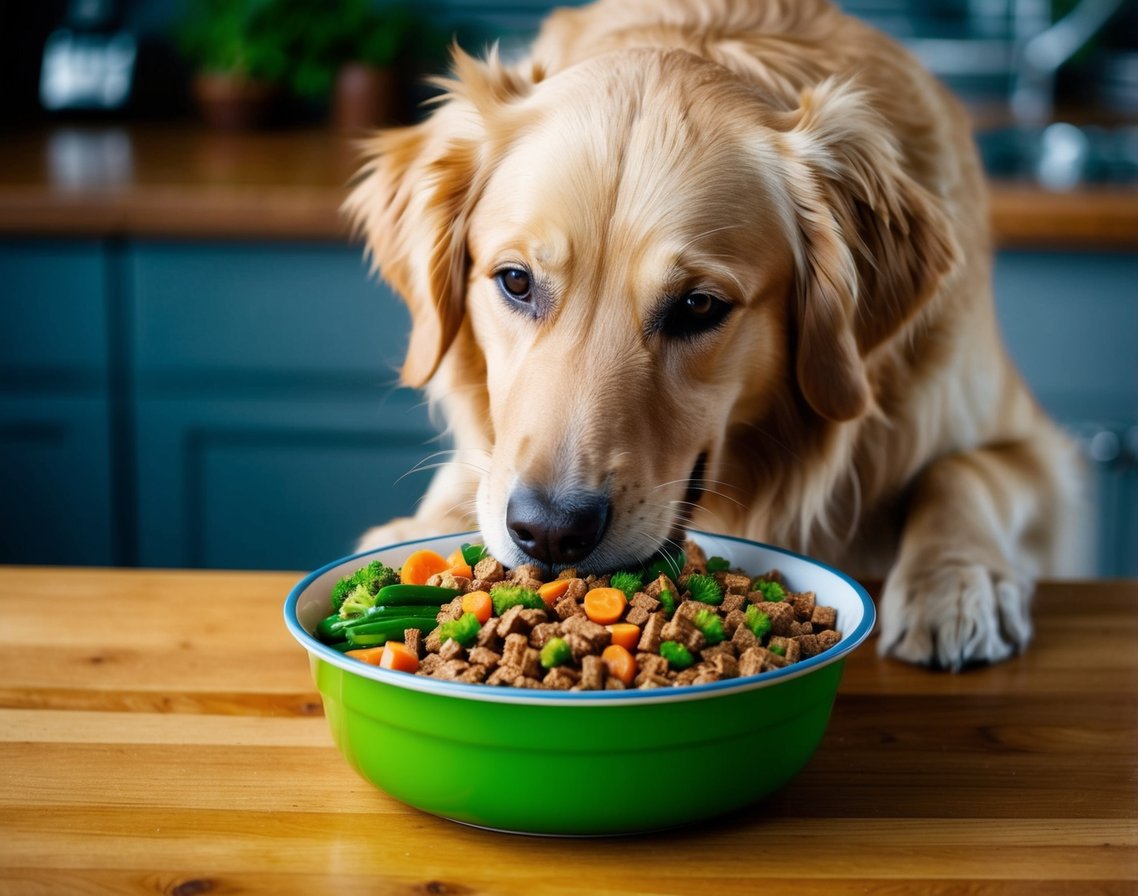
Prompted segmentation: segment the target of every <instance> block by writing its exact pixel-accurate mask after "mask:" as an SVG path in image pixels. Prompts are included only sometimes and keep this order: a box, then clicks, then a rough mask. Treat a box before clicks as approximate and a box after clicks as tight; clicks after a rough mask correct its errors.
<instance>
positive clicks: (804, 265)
mask: <svg viewBox="0 0 1138 896" xmlns="http://www.w3.org/2000/svg"><path fill="white" fill-rule="evenodd" d="M440 85H441V86H442V88H443V91H444V92H443V94H442V96H441V98H440V99H439V101H438V105H437V108H435V109H434V110H433V112H432V113H431V114H430V115H429V117H427V118H425V119H424V120H423V121H422V122H421V123H418V124H414V125H411V126H407V127H402V128H395V129H390V130H388V131H386V132H381V133H379V134H377V135H376V136H375V137H374V138H372V139H369V140H368V142H367V146H366V149H365V152H366V158H365V160H364V162H363V164H362V168H361V170H360V173H359V175H358V177H357V179H356V180H355V182H354V183H353V185H352V187H351V192H350V195H349V197H348V199H347V200H346V202H345V211H346V214H347V215H348V216H349V217H350V219H351V221H352V222H353V223H354V225H355V227H356V228H357V229H358V232H359V233H360V234H362V237H363V239H364V240H365V241H366V248H367V251H368V252H369V253H370V255H371V257H372V260H373V262H374V263H375V265H376V267H377V268H378V269H379V271H380V272H381V273H382V275H383V277H384V278H385V279H386V280H387V281H388V282H389V283H390V284H391V286H392V288H393V289H394V290H395V291H396V292H398V293H399V294H400V295H401V296H402V298H403V299H404V300H405V301H406V304H407V307H408V308H409V311H410V316H411V334H410V339H409V345H408V350H407V354H406V358H405V361H404V363H403V366H402V370H401V377H402V381H403V383H405V384H406V385H408V386H412V387H424V388H425V389H426V392H427V395H428V397H429V400H430V402H431V404H432V406H433V407H435V408H439V409H441V411H442V413H443V415H444V416H445V420H446V423H447V425H448V427H449V431H450V434H451V436H452V438H453V444H454V454H453V458H452V460H451V461H449V462H448V463H446V464H444V465H443V466H442V467H441V468H440V469H439V470H438V471H437V472H436V473H435V475H434V477H433V479H432V481H431V483H430V486H429V488H428V489H427V491H426V494H425V496H424V498H423V500H422V502H421V504H420V506H419V507H418V509H417V511H416V513H415V515H414V516H412V517H408V518H404V519H398V520H395V521H392V522H390V523H388V524H386V525H382V526H378V527H376V528H374V529H372V530H370V531H368V532H367V533H366V534H365V535H364V536H363V538H362V539H361V541H360V545H359V546H360V548H361V549H368V548H370V547H374V546H378V545H381V544H390V543H392V542H397V541H402V540H407V539H412V538H418V537H423V536H428V535H437V534H441V533H444V532H449V531H461V530H465V529H468V528H470V527H471V525H472V522H473V521H474V520H475V519H476V522H477V525H478V527H479V529H480V530H481V532H482V535H483V538H484V540H485V543H486V545H487V547H488V548H489V550H490V551H491V552H492V553H493V554H494V555H495V556H496V557H497V558H499V559H500V560H501V561H502V562H503V563H505V564H506V565H507V566H509V565H515V564H518V563H522V562H537V563H539V564H541V565H543V566H545V567H549V568H553V569H559V568H563V567H568V566H573V567H576V568H578V570H580V571H582V572H588V571H602V570H611V569H615V568H619V567H621V566H623V565H628V564H630V563H634V562H636V561H639V560H641V559H643V558H645V557H648V556H649V555H651V554H652V553H653V552H654V551H656V550H657V549H659V548H660V547H661V546H663V545H665V544H667V543H668V542H669V541H670V540H675V539H677V538H680V537H682V533H683V531H684V530H685V528H686V527H688V526H689V525H692V526H697V527H699V528H702V529H707V530H711V531H718V532H724V533H729V534H734V535H738V536H744V537H747V538H753V539H758V540H761V541H766V542H772V543H776V544H779V545H783V546H786V547H789V548H791V549H793V550H795V551H799V552H803V553H806V554H810V555H812V556H815V557H818V558H820V559H823V560H825V561H827V562H829V563H831V564H833V565H836V566H838V567H839V568H842V569H846V570H849V571H851V572H852V573H854V574H856V575H858V576H861V577H866V578H881V579H884V583H883V586H882V591H881V594H880V598H879V607H880V624H879V634H880V637H879V641H878V644H879V651H880V652H881V653H882V654H887V655H891V656H894V657H897V658H900V659H902V660H906V661H910V662H913V663H918V664H925V665H930V666H935V667H941V668H946V669H953V670H956V669H960V668H962V667H964V666H967V665H972V664H979V663H991V662H996V661H999V660H1003V659H1005V658H1007V657H1009V656H1011V655H1013V654H1014V653H1015V652H1017V651H1019V650H1021V649H1023V648H1024V647H1025V646H1026V645H1027V644H1028V642H1029V640H1030V638H1031V635H1032V624H1031V614H1030V599H1031V594H1032V591H1033V588H1034V582H1035V580H1036V578H1037V577H1038V576H1040V575H1043V574H1053V573H1056V572H1061V571H1062V570H1063V568H1065V566H1067V565H1069V564H1070V563H1071V562H1074V561H1073V559H1072V558H1073V556H1074V553H1073V550H1074V549H1073V547H1072V545H1073V544H1074V543H1075V542H1076V539H1075V538H1074V534H1075V533H1074V528H1075V526H1077V519H1078V516H1077V513H1076V512H1075V508H1076V506H1077V504H1078V502H1079V481H1080V474H1079V461H1078V455H1077V453H1076V451H1075V450H1074V448H1073V446H1072V443H1071V442H1070V441H1069V440H1068V439H1067V437H1066V436H1065V435H1064V434H1063V433H1062V432H1061V431H1060V429H1059V428H1058V427H1057V426H1055V425H1054V424H1053V423H1052V422H1050V421H1049V420H1048V419H1047V417H1046V416H1045V415H1044V413H1043V412H1042V411H1041V409H1040V408H1039V407H1038V405H1037V404H1036V402H1035V401H1034V400H1033V398H1032V396H1031V394H1030V393H1029V391H1028V389H1027V387H1026V386H1025V384H1024V382H1023V381H1022V380H1021V378H1020V376H1019V374H1018V373H1017V371H1016V370H1015V369H1014V367H1013V365H1012V363H1011V362H1010V361H1009V359H1008V357H1007V355H1006V353H1005V351H1004V349H1003V347H1002V344H1001V340H1000V336H999V333H998V329H997V324H996V320H995V314H994V308H993V300H992V292H991V266H992V247H991V238H990V235H989V226H988V208H987V204H986V198H985V185H984V178H983V173H982V170H981V167H980V163H979V160H978V157H977V153H976V151H975V149H974V146H973V143H972V140H971V136H970V125H969V120H968V118H967V115H966V113H965V111H964V110H963V108H962V107H961V106H960V105H959V104H958V103H957V101H955V99H954V98H953V97H952V96H951V94H950V93H949V92H948V91H947V90H946V89H945V88H944V87H943V86H942V85H940V84H939V83H938V82H937V81H936V80H935V79H934V78H933V77H932V76H931V75H929V74H928V73H926V72H925V71H924V70H922V68H921V67H920V65H919V64H918V62H917V61H916V60H915V59H914V58H913V57H912V56H911V55H910V54H909V53H907V52H906V51H905V50H904V49H903V48H902V47H901V46H900V45H898V44H897V43H895V42H894V41H893V40H892V39H890V38H888V37H887V36H885V35H883V34H881V33H879V32H877V31H875V30H873V29H872V28H870V27H869V26H867V25H866V24H864V23H861V22H859V21H857V20H855V19H853V18H851V17H848V16H846V15H845V14H843V13H841V12H840V11H839V10H838V9H837V8H836V7H834V6H832V5H831V4H830V3H828V2H824V0H762V2H760V0H755V2H748V3H741V2H737V0H600V2H597V3H595V4H594V5H591V6H587V7H582V8H577V9H566V10H559V11H555V12H554V13H552V14H551V15H550V17H549V18H548V19H547V20H546V21H545V22H544V24H543V25H542V27H541V29H540V32H539V33H538V35H537V37H536V39H535V41H534V42H533V43H532V45H531V46H530V48H529V52H528V55H527V56H526V57H525V58H523V59H521V60H520V61H517V62H514V63H511V64H507V63H506V62H504V61H503V60H502V59H501V58H500V56H499V54H498V52H497V51H496V50H494V49H491V50H490V51H488V52H487V54H486V56H485V58H483V59H475V58H472V57H471V56H468V55H466V54H465V53H463V52H462V51H460V50H458V49H457V48H456V49H455V51H454V72H453V77H451V78H448V79H445V80H442V81H440Z"/></svg>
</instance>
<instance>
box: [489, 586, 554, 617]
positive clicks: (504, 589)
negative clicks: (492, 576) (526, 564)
mask: <svg viewBox="0 0 1138 896" xmlns="http://www.w3.org/2000/svg"><path fill="white" fill-rule="evenodd" d="M490 600H491V602H492V603H493V605H494V615H495V616H501V615H502V614H503V613H505V612H506V610H508V609H510V607H516V606H522V607H525V608H526V609H529V610H544V609H545V601H543V600H542V599H541V595H539V594H538V593H537V592H536V591H530V590H529V589H528V588H523V587H522V586H521V585H499V586H498V587H497V588H494V589H492V590H491V592H490Z"/></svg>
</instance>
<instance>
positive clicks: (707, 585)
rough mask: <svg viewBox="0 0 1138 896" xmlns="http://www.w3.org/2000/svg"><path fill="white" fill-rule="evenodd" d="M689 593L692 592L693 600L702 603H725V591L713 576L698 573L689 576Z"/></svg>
mask: <svg viewBox="0 0 1138 896" xmlns="http://www.w3.org/2000/svg"><path fill="white" fill-rule="evenodd" d="M688 591H690V592H691V596H692V600H698V601H699V602H700V603H703V604H721V603H723V589H722V588H720V587H719V583H718V582H717V581H715V579H713V578H712V577H711V576H703V575H699V574H698V573H696V574H694V575H690V576H688Z"/></svg>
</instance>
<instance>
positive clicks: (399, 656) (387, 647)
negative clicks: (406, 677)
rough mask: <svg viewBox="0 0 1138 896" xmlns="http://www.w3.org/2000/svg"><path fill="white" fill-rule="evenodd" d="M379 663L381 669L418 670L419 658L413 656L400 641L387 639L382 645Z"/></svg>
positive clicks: (413, 671) (397, 670)
mask: <svg viewBox="0 0 1138 896" xmlns="http://www.w3.org/2000/svg"><path fill="white" fill-rule="evenodd" d="M379 665H380V668H382V669H392V670H394V671H395V672H411V673H412V674H414V673H415V672H418V671H419V658H418V657H417V656H415V654H413V653H412V652H411V651H410V650H409V649H408V648H407V645H406V644H404V643H403V642H402V641H388V642H387V643H386V644H384V645H383V653H382V654H380V658H379Z"/></svg>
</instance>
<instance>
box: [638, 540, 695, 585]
mask: <svg viewBox="0 0 1138 896" xmlns="http://www.w3.org/2000/svg"><path fill="white" fill-rule="evenodd" d="M686 563H687V557H686V556H685V554H684V552H683V551H682V550H681V549H680V548H671V549H669V548H661V549H660V550H659V551H657V553H656V555H655V556H654V557H653V558H652V559H651V560H649V561H648V564H647V566H646V567H645V570H644V572H645V576H644V578H645V580H646V581H651V580H652V579H658V578H659V577H660V576H662V575H664V576H667V577H668V578H670V579H674V578H675V577H676V576H678V575H679V574H680V571H681V570H682V569H683V568H684V564H686Z"/></svg>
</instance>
